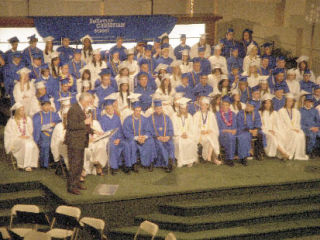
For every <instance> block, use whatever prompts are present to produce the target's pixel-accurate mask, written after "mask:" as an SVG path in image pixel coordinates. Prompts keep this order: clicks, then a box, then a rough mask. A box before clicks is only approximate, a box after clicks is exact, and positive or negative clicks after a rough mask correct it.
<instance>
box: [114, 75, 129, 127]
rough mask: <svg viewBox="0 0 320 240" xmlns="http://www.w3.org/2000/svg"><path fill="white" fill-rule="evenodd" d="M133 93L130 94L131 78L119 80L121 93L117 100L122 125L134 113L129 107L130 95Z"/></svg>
mask: <svg viewBox="0 0 320 240" xmlns="http://www.w3.org/2000/svg"><path fill="white" fill-rule="evenodd" d="M131 94H132V93H130V92H129V77H122V78H120V79H119V93H118V98H117V101H116V102H117V104H118V107H117V108H116V109H118V111H119V115H120V120H121V123H123V121H124V119H126V118H127V117H128V116H130V115H131V114H132V113H133V111H132V110H131V109H130V106H129V99H128V97H129V95H131Z"/></svg>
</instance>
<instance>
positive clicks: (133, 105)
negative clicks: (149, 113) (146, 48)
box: [131, 101, 141, 109]
mask: <svg viewBox="0 0 320 240" xmlns="http://www.w3.org/2000/svg"><path fill="white" fill-rule="evenodd" d="M131 106H132V108H133V109H135V108H138V107H141V103H140V101H136V102H133V103H131Z"/></svg>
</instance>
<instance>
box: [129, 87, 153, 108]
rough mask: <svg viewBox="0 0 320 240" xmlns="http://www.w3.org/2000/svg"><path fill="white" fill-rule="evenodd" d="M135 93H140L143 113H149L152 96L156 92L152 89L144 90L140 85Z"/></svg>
mask: <svg viewBox="0 0 320 240" xmlns="http://www.w3.org/2000/svg"><path fill="white" fill-rule="evenodd" d="M134 92H135V93H140V94H141V96H140V98H139V99H140V103H141V107H142V111H144V112H145V111H147V110H148V109H149V108H150V107H151V104H152V98H151V95H152V94H153V93H154V91H153V90H152V89H151V88H150V87H148V86H147V87H146V88H143V87H141V86H140V85H138V86H137V87H136V88H135V90H134Z"/></svg>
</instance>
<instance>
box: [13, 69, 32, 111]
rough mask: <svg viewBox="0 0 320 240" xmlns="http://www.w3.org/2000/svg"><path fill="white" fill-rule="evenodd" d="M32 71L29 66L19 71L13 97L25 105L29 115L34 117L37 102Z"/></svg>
mask: <svg viewBox="0 0 320 240" xmlns="http://www.w3.org/2000/svg"><path fill="white" fill-rule="evenodd" d="M30 72H31V70H30V69H28V68H21V69H20V70H19V71H18V72H17V73H18V74H19V75H20V79H19V81H18V82H17V83H16V84H15V85H14V89H13V97H14V100H15V102H20V103H22V104H23V106H24V111H25V113H26V115H27V116H29V117H32V116H33V114H34V113H35V112H36V110H35V109H33V108H34V107H35V105H34V104H32V103H33V102H37V98H36V96H35V94H36V90H35V87H34V84H33V82H31V81H30V79H29V73H30Z"/></svg>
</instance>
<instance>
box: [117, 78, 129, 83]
mask: <svg viewBox="0 0 320 240" xmlns="http://www.w3.org/2000/svg"><path fill="white" fill-rule="evenodd" d="M125 83H126V84H129V77H127V76H123V77H121V78H120V79H119V85H120V84H125Z"/></svg>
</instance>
